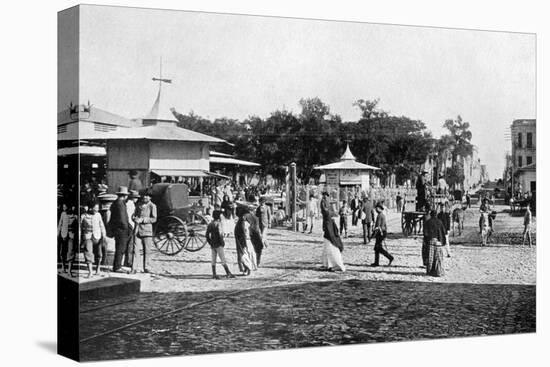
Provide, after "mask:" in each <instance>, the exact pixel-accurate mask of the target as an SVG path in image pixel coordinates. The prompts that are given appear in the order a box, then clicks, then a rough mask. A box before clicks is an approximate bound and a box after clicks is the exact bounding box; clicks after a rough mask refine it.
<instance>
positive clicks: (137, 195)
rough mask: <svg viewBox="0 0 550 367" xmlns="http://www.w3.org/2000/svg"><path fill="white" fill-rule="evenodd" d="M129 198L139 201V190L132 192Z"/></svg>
mask: <svg viewBox="0 0 550 367" xmlns="http://www.w3.org/2000/svg"><path fill="white" fill-rule="evenodd" d="M128 197H129V198H130V199H137V198H139V192H138V191H137V190H130V195H129V196H128Z"/></svg>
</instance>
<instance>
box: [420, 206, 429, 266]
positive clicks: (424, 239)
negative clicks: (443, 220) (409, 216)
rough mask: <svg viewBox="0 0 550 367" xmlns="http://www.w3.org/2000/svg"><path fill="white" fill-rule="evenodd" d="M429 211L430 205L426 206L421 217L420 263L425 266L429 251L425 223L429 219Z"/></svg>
mask: <svg viewBox="0 0 550 367" xmlns="http://www.w3.org/2000/svg"><path fill="white" fill-rule="evenodd" d="M430 213H431V211H430V207H429V206H427V207H426V213H425V215H424V218H422V234H423V236H422V265H423V266H425V267H426V266H428V256H429V253H430V240H429V238H428V235H427V232H426V223H427V222H428V221H429V220H430V219H431V215H430Z"/></svg>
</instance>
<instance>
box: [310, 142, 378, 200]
mask: <svg viewBox="0 0 550 367" xmlns="http://www.w3.org/2000/svg"><path fill="white" fill-rule="evenodd" d="M315 169H316V170H321V171H323V173H324V176H325V183H326V185H327V187H328V188H329V189H332V190H336V191H337V192H338V193H340V192H341V191H343V192H344V193H346V194H347V192H355V193H356V192H364V193H367V192H368V191H369V189H370V174H371V172H372V171H374V170H378V169H379V168H378V167H373V166H369V165H368V164H364V163H360V162H357V161H356V159H355V156H354V155H353V154H352V153H351V150H350V149H349V144H348V145H347V146H346V151H345V152H344V154H343V155H342V157H341V158H340V160H339V161H338V162H335V163H330V164H326V165H324V166H319V167H315ZM338 197H340V194H338ZM344 197H347V195H344Z"/></svg>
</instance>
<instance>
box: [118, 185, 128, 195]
mask: <svg viewBox="0 0 550 367" xmlns="http://www.w3.org/2000/svg"><path fill="white" fill-rule="evenodd" d="M116 194H117V195H129V194H130V193H129V192H128V187H126V186H120V187H119V188H118V191H117V192H116Z"/></svg>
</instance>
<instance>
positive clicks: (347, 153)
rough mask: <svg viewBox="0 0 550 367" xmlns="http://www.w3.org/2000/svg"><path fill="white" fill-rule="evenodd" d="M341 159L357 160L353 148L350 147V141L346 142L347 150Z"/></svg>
mask: <svg viewBox="0 0 550 367" xmlns="http://www.w3.org/2000/svg"><path fill="white" fill-rule="evenodd" d="M340 159H341V160H343V161H344V160H352V161H354V160H355V156H354V155H353V154H352V153H351V150H350V149H349V143H346V151H345V152H344V154H343V155H342V158H340Z"/></svg>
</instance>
